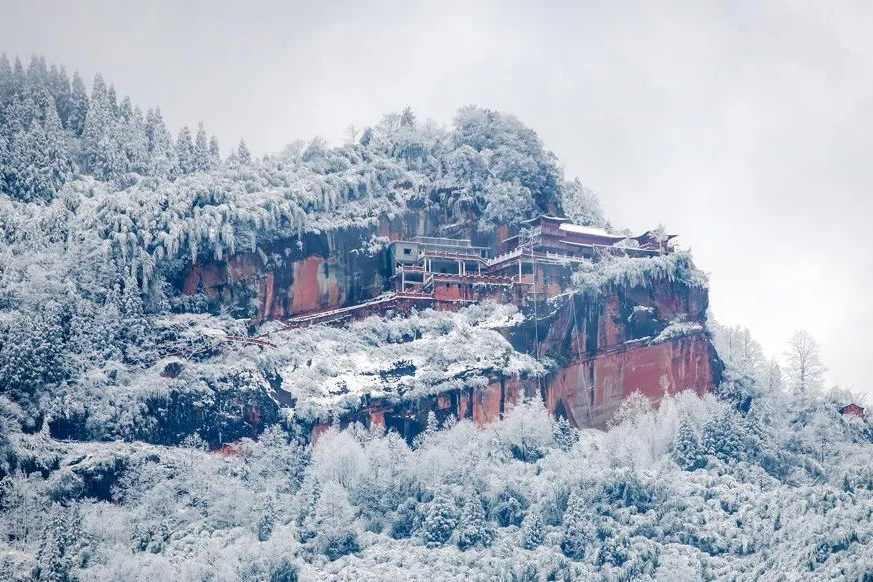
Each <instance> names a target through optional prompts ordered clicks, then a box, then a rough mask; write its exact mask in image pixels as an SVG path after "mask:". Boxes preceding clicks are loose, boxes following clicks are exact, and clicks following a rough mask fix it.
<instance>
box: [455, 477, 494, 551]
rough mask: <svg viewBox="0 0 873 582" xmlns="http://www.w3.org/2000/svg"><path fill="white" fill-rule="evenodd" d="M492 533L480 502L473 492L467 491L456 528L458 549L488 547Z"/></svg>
mask: <svg viewBox="0 0 873 582" xmlns="http://www.w3.org/2000/svg"><path fill="white" fill-rule="evenodd" d="M493 537H494V533H493V532H492V531H491V528H490V527H489V526H488V521H487V519H486V518H485V510H484V509H483V508H482V502H481V501H480V499H479V496H478V495H477V494H476V492H474V491H469V492H468V494H467V498H466V501H465V502H464V505H463V507H462V508H461V519H460V524H459V526H458V547H459V548H461V549H462V550H466V549H468V548H471V547H474V546H480V547H488V546H489V545H491V540H492V539H493Z"/></svg>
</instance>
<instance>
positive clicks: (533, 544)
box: [521, 508, 546, 550]
mask: <svg viewBox="0 0 873 582" xmlns="http://www.w3.org/2000/svg"><path fill="white" fill-rule="evenodd" d="M521 532H522V547H524V549H526V550H533V549H535V548H537V547H539V546H540V545H542V543H543V540H545V537H546V531H545V524H544V523H543V512H542V510H541V509H540V508H534V509H533V510H531V511H530V512H529V513H528V514H527V517H525V519H524V522H523V523H522V528H521Z"/></svg>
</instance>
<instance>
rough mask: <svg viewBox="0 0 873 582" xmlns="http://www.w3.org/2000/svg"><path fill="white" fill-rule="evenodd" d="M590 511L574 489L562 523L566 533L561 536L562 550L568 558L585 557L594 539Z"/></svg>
mask: <svg viewBox="0 0 873 582" xmlns="http://www.w3.org/2000/svg"><path fill="white" fill-rule="evenodd" d="M589 511H590V510H589V509H588V508H587V507H586V502H585V499H584V498H583V497H582V495H581V494H580V493H579V491H577V490H573V491H572V492H571V493H570V499H569V501H568V502H567V510H566V511H565V512H564V519H563V524H562V525H563V528H564V535H563V537H562V538H561V551H562V552H563V553H564V555H565V556H567V557H568V558H572V559H574V560H582V559H584V558H585V555H586V553H587V552H588V550H589V548H590V547H591V545H592V543H593V541H594V533H593V532H592V531H591V522H590V517H589V515H588V514H589Z"/></svg>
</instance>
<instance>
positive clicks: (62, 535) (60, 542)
mask: <svg viewBox="0 0 873 582" xmlns="http://www.w3.org/2000/svg"><path fill="white" fill-rule="evenodd" d="M66 531H67V523H66V519H65V516H64V513H63V508H61V507H60V506H59V505H55V506H53V507H52V510H51V518H50V520H49V525H48V530H47V531H46V533H45V534H44V535H43V538H42V544H41V545H40V548H39V552H38V555H37V560H36V563H37V565H36V570H35V574H36V576H35V578H36V580H37V581H38V582H67V581H68V580H70V570H71V568H72V563H71V560H70V557H69V556H68V555H67V542H68V538H67V534H66Z"/></svg>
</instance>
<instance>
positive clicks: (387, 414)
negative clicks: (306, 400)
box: [322, 280, 721, 440]
mask: <svg viewBox="0 0 873 582" xmlns="http://www.w3.org/2000/svg"><path fill="white" fill-rule="evenodd" d="M707 305H708V297H707V292H706V289H705V288H703V287H695V286H692V285H689V284H686V283H684V282H680V281H669V280H653V281H649V282H648V284H646V285H640V286H635V287H631V288H612V289H604V290H602V293H599V294H597V295H596V296H591V295H584V294H570V295H564V296H562V297H559V298H557V299H555V300H553V301H548V302H546V301H543V302H540V303H539V304H538V305H537V307H536V309H534V306H532V305H531V306H528V308H527V309H526V310H527V312H528V316H529V317H528V318H527V324H526V325H524V326H521V327H519V328H511V329H507V330H504V333H505V334H506V336H507V339H509V340H510V342H511V343H512V344H513V347H515V349H516V350H519V351H523V352H527V353H537V354H538V355H539V357H540V359H541V360H542V361H544V362H546V361H548V362H551V363H552V368H551V370H550V372H549V373H548V374H547V375H546V376H545V377H542V378H527V379H522V378H506V377H502V376H501V375H500V374H499V372H495V375H494V379H493V380H492V381H491V383H490V384H489V385H488V386H487V387H482V388H469V389H460V390H453V391H450V392H446V393H443V394H440V395H439V396H435V397H431V398H426V399H422V400H418V401H413V402H401V403H389V402H384V401H381V400H378V399H377V400H374V401H371V402H367V403H365V405H364V406H363V407H362V409H361V411H360V412H358V413H355V414H352V415H349V416H347V417H345V418H343V419H341V422H340V423H341V424H348V423H349V422H353V421H358V422H363V423H365V424H376V425H380V426H384V427H386V428H388V429H393V430H396V431H398V432H400V433H401V434H403V435H405V437H406V438H407V439H410V440H411V439H412V438H413V437H414V436H415V435H416V434H418V433H419V432H421V431H422V430H424V428H425V426H426V423H427V417H428V415H429V413H430V412H433V413H434V414H435V415H436V418H437V420H440V421H442V420H444V419H446V418H448V417H449V416H450V415H454V416H455V417H457V418H462V419H471V420H473V421H474V422H477V423H480V424H484V423H487V422H491V421H494V420H497V419H498V418H500V417H501V416H502V415H503V414H504V413H505V412H506V411H507V410H508V409H509V408H510V407H511V406H512V405H513V404H515V403H516V402H518V401H519V400H520V399H522V398H524V397H532V396H539V397H541V398H542V400H543V401H544V402H545V404H546V407H547V408H548V409H549V411H551V412H552V413H553V414H555V415H556V416H559V417H564V418H567V419H568V420H569V421H570V422H571V423H572V424H573V425H575V426H586V427H595V428H605V427H606V425H607V424H608V422H609V421H610V420H611V419H612V418H613V416H614V414H615V412H616V411H617V410H618V407H619V406H620V405H621V402H622V400H624V398H626V397H627V396H628V395H630V394H631V393H633V392H637V391H638V392H640V393H642V394H643V395H645V396H646V397H648V398H649V399H650V400H652V401H653V402H654V403H655V404H657V403H658V402H659V401H660V400H661V399H662V398H663V397H664V395H665V394H677V393H679V392H682V391H685V390H691V391H693V392H695V393H697V394H699V395H704V394H706V393H708V392H711V391H712V390H713V389H714V388H715V387H716V385H717V384H718V382H719V379H720V375H721V363H720V362H719V360H718V357H717V355H716V354H715V351H714V349H713V347H712V345H711V343H710V341H709V338H708V336H707V334H706V332H705V331H704V324H705V322H706V309H707ZM534 311H536V312H537V314H538V315H537V317H536V322H537V323H536V325H535V324H534V321H535V318H534ZM677 322H678V323H677ZM671 330H673V331H671ZM322 428H323V427H322Z"/></svg>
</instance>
